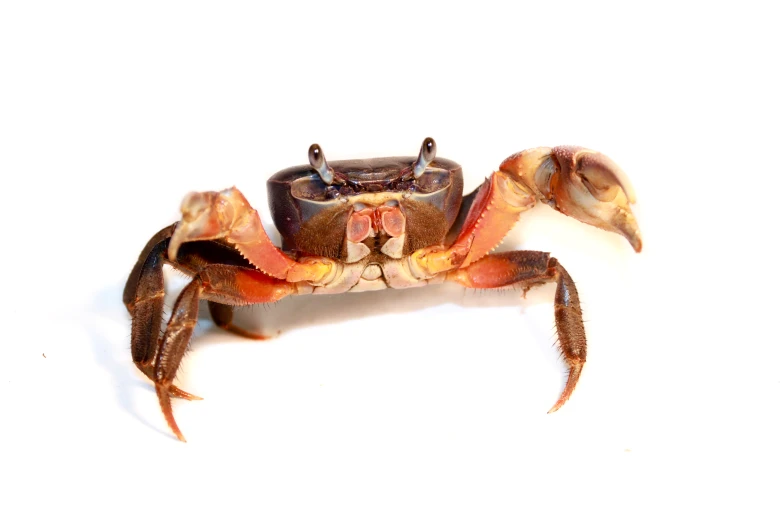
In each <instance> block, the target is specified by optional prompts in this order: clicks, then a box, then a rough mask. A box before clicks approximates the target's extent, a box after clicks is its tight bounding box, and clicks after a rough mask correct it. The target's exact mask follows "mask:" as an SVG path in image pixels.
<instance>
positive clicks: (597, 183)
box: [500, 146, 642, 252]
mask: <svg viewBox="0 0 783 522" xmlns="http://www.w3.org/2000/svg"><path fill="white" fill-rule="evenodd" d="M500 171H501V172H503V173H504V174H506V175H509V176H512V177H514V178H515V179H516V180H517V181H519V182H521V183H523V184H524V185H525V186H527V187H528V188H529V189H530V190H531V191H533V192H534V193H535V194H536V196H537V197H538V199H540V200H541V201H544V202H545V203H547V204H549V205H550V206H552V207H553V208H555V209H556V210H558V211H560V212H562V213H563V214H565V215H567V216H571V217H573V218H575V219H578V220H579V221H581V222H583V223H587V224H588V225H593V226H595V227H598V228H600V229H603V230H607V231H609V232H615V233H617V234H620V235H622V236H623V237H625V238H626V239H627V240H628V242H629V243H630V244H631V246H632V247H633V249H634V250H635V251H637V252H640V251H641V250H642V235H641V231H640V230H639V225H638V223H637V222H636V218H635V217H634V215H633V212H631V207H630V204H631V203H635V202H636V197H635V195H634V192H633V188H632V187H631V183H630V182H629V181H628V178H627V176H626V175H625V173H624V172H623V171H622V169H621V168H620V167H619V166H617V164H616V163H615V162H613V161H612V160H611V159H609V158H608V157H606V156H604V155H603V154H601V153H599V152H595V151H592V150H589V149H586V148H584V147H576V146H566V147H554V148H549V147H540V148H537V149H528V150H525V151H522V152H520V153H518V154H515V155H513V156H511V157H510V158H508V159H506V160H505V161H504V162H503V163H502V164H501V165H500Z"/></svg>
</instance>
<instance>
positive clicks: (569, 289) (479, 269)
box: [447, 251, 587, 413]
mask: <svg viewBox="0 0 783 522" xmlns="http://www.w3.org/2000/svg"><path fill="white" fill-rule="evenodd" d="M447 280H449V281H454V282H455V283H459V284H461V285H462V286H465V287H468V288H501V287H507V286H510V285H521V286H523V287H524V288H526V289H527V288H530V287H531V286H533V285H539V284H543V283H547V282H554V283H556V284H557V289H556V291H555V327H556V328H557V337H558V341H559V344H560V350H561V351H562V353H563V359H564V361H565V363H566V365H567V366H568V381H567V382H566V385H565V388H564V389H563V392H562V393H561V394H560V398H559V399H558V400H557V402H556V403H555V405H554V406H552V408H551V409H550V410H549V413H552V412H555V411H557V410H558V409H560V407H561V406H563V404H565V402H566V401H567V400H568V398H569V397H570V396H571V393H572V392H573V391H574V388H575V387H576V383H577V382H578V381H579V376H580V375H581V373H582V367H583V366H584V363H585V360H586V358H587V336H586V335H585V329H584V323H583V320H582V308H581V306H580V303H579V294H578V293H577V291H576V285H574V282H573V280H572V279H571V276H570V275H568V272H566V270H565V268H563V266H562V265H561V264H560V263H558V261H557V259H555V258H554V257H551V256H550V255H549V254H548V253H546V252H534V251H516V252H504V253H501V254H490V255H488V256H486V257H484V258H482V259H480V260H478V261H476V262H475V263H473V264H471V265H469V266H467V267H465V268H460V269H458V270H455V271H454V272H451V273H449V274H448V275H447Z"/></svg>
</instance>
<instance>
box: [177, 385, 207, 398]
mask: <svg viewBox="0 0 783 522" xmlns="http://www.w3.org/2000/svg"><path fill="white" fill-rule="evenodd" d="M169 396H170V397H174V398H176V399H185V400H187V401H203V400H204V398H203V397H199V396H198V395H193V394H192V393H188V392H186V391H185V390H181V389H179V388H177V387H176V386H174V385H169Z"/></svg>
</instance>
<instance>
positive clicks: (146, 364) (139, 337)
mask: <svg viewBox="0 0 783 522" xmlns="http://www.w3.org/2000/svg"><path fill="white" fill-rule="evenodd" d="M173 230H174V226H173V225H172V226H170V227H167V228H164V229H163V230H161V231H160V232H158V233H157V234H156V235H155V236H153V237H152V239H150V241H149V242H148V243H147V246H146V247H145V248H144V250H142V252H141V256H139V261H138V262H137V263H136V266H135V267H134V268H133V271H132V272H131V274H130V277H128V282H127V283H126V284H125V290H124V292H123V301H124V303H125V306H126V307H127V308H128V311H129V312H130V314H131V320H132V322H131V356H132V357H133V363H134V364H135V365H136V367H137V368H138V369H139V370H141V372H142V373H143V374H144V375H146V376H147V377H149V378H150V379H152V380H153V381H154V380H155V377H154V375H153V362H154V359H155V354H156V353H157V351H158V342H159V334H160V323H161V320H162V318H163V298H164V287H163V264H164V262H165V261H166V246H167V244H168V242H167V241H165V240H166V239H167V238H168V237H169V236H170V235H171V232H172V231H173ZM169 393H170V394H171V395H172V396H174V397H178V398H181V399H188V400H199V399H200V397H198V396H196V395H193V394H190V393H188V392H186V391H184V390H180V389H179V388H177V387H176V386H171V387H170V388H169Z"/></svg>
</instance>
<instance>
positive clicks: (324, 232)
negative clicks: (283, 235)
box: [294, 203, 351, 259]
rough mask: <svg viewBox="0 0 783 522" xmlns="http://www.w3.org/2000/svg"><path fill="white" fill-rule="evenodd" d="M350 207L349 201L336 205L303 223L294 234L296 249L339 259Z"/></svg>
mask: <svg viewBox="0 0 783 522" xmlns="http://www.w3.org/2000/svg"><path fill="white" fill-rule="evenodd" d="M350 208H351V206H350V205H349V204H347V203H346V204H345V205H339V206H335V207H332V208H330V209H328V210H324V211H323V212H319V213H318V214H316V215H315V216H313V217H312V218H310V219H308V220H307V221H305V222H304V223H302V226H301V228H300V229H299V232H297V233H296V235H295V236H294V243H295V244H296V250H298V251H299V252H300V253H302V254H310V255H316V256H323V257H328V258H331V259H339V258H340V254H341V251H342V246H343V240H344V239H345V228H346V226H347V224H348V215H349V214H350Z"/></svg>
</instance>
